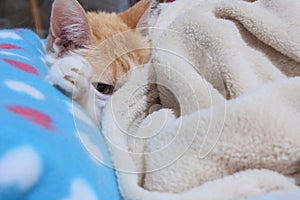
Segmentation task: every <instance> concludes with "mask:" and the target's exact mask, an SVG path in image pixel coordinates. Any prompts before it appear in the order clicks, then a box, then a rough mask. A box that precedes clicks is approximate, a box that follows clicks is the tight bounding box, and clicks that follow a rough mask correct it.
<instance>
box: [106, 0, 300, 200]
mask: <svg viewBox="0 0 300 200" xmlns="http://www.w3.org/2000/svg"><path fill="white" fill-rule="evenodd" d="M159 13H160V15H159V16H158V17H157V18H156V19H157V20H156V21H155V22H154V23H153V21H154V20H149V21H151V23H152V24H150V25H148V26H152V27H150V28H149V27H147V26H146V28H148V29H149V30H148V33H149V37H150V38H151V40H152V43H153V48H154V49H153V60H152V62H151V63H150V64H149V65H147V66H145V67H144V68H143V69H141V70H140V71H139V70H137V72H133V73H132V74H131V79H130V81H129V82H128V83H127V84H125V86H124V87H123V88H121V89H120V90H119V91H118V92H116V93H115V94H114V95H113V97H112V99H111V102H110V104H108V105H107V106H106V111H105V115H104V120H103V124H102V125H103V133H104V134H105V136H106V138H107V141H108V143H109V146H110V151H111V154H112V158H113V161H114V164H115V166H116V168H117V170H120V172H119V173H118V178H119V183H120V186H121V190H122V192H123V195H124V196H125V197H126V198H128V199H141V198H143V199H202V198H203V199H245V198H249V197H252V196H255V195H259V194H263V193H266V192H270V191H274V190H289V189H293V188H296V183H297V182H298V184H299V172H300V135H299V133H300V126H299V123H300V110H299V108H300V107H299V106H300V104H299V102H300V95H299V92H297V91H299V89H300V78H299V77H298V76H299V75H300V37H299V33H300V21H299V19H300V2H299V1H298V0H288V1H286V0H257V1H241V0H212V1H208V0H199V1H186V0H178V1H175V2H174V3H172V4H169V5H167V6H164V7H163V9H162V10H161V11H160V12H159ZM150 16H151V15H150ZM143 25H144V26H145V24H144V23H143ZM144 28H145V27H144ZM158 97H159V101H158V100H157V98H158ZM161 107H163V108H164V109H160V108H161ZM158 109H160V110H159V111H157V112H155V110H158ZM121 158H122V159H121ZM120 160H122V161H120ZM122 171H123V172H122ZM124 171H125V172H134V173H138V175H135V174H126V173H124ZM298 194H299V193H298ZM291 199H292V198H291ZM294 199H297V198H296V196H295V198H294Z"/></svg>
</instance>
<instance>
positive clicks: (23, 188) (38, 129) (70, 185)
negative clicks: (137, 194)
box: [0, 29, 120, 200]
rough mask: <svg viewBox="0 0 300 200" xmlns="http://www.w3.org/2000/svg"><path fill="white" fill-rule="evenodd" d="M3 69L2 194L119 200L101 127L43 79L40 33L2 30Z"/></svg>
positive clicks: (12, 198) (10, 198) (11, 199)
mask: <svg viewBox="0 0 300 200" xmlns="http://www.w3.org/2000/svg"><path fill="white" fill-rule="evenodd" d="M0 71H1V73H0V91H1V98H0V119H1V130H0V199H1V200H17V199H20V200H21V199H22V200H24V199H28V200H33V199H51V200H58V199H68V200H75V199H86V200H97V199H120V195H119V191H118V186H117V183H116V178H115V173H114V170H113V169H112V168H110V167H109V166H110V165H109V163H110V157H109V154H108V151H107V149H106V145H105V142H104V140H103V138H102V137H101V135H100V132H99V130H98V128H97V126H96V125H95V124H94V123H93V121H92V120H91V119H90V118H89V117H88V115H87V114H86V113H85V112H84V111H83V110H82V109H81V108H80V107H79V106H78V105H77V104H76V103H74V102H72V101H71V100H70V99H69V98H67V97H66V96H64V95H62V94H61V93H60V92H59V91H58V90H56V89H55V88H54V87H53V86H52V85H50V84H49V83H48V82H46V81H45V76H46V75H47V73H48V69H47V65H46V64H45V50H44V46H43V43H42V42H41V40H40V39H39V38H38V36H37V35H36V34H34V33H33V32H32V31H30V30H25V29H16V30H1V31H0ZM89 152H90V153H92V154H90V153H89Z"/></svg>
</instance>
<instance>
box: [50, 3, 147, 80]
mask: <svg viewBox="0 0 300 200" xmlns="http://www.w3.org/2000/svg"><path fill="white" fill-rule="evenodd" d="M63 1H64V2H63ZM150 2H151V1H150V0H142V1H140V2H139V3H138V4H136V5H135V6H134V7H132V8H131V9H128V10H127V11H125V12H123V13H121V14H116V13H105V12H99V13H97V12H88V13H85V12H84V11H83V9H82V8H81V6H80V5H79V4H78V3H77V2H75V0H56V1H55V2H54V4H55V3H56V4H59V5H57V7H58V8H53V9H60V7H62V5H63V4H71V5H72V6H73V8H72V9H73V10H72V11H71V10H70V11H68V10H66V11H64V10H61V11H59V12H61V13H63V14H61V13H59V14H56V13H54V11H53V12H52V15H54V16H52V18H51V20H52V22H51V27H50V34H49V37H48V41H47V49H48V50H49V51H54V48H53V47H54V43H55V42H57V41H58V42H57V44H58V45H62V46H63V47H65V46H66V45H68V44H72V45H73V46H74V47H73V46H71V45H70V47H68V48H66V51H67V52H65V51H60V52H55V53H56V55H57V56H58V57H62V56H63V55H65V54H66V53H69V52H75V53H78V54H80V55H82V56H83V57H85V58H86V59H87V60H88V61H89V62H90V64H91V65H92V67H93V70H94V77H93V80H92V81H93V82H102V83H107V84H110V85H115V84H116V82H117V81H118V80H119V79H120V78H121V77H123V76H124V75H126V73H127V72H128V71H129V70H130V69H131V65H130V62H132V63H134V64H135V65H137V66H138V65H141V64H144V63H146V62H148V61H149V58H150V55H151V50H150V43H149V41H147V40H146V39H145V38H144V37H143V36H142V35H141V34H140V33H139V32H138V31H137V30H135V28H136V26H137V23H138V21H139V19H140V18H141V17H142V16H143V14H144V13H145V12H146V10H147V9H148V7H149V6H150ZM79 6H80V7H79ZM69 7H70V6H69ZM74 7H75V8H76V9H77V10H76V9H74ZM66 9H68V7H67V6H66ZM70 9H71V8H70ZM74 10H75V11H74ZM82 11H83V12H84V14H82ZM57 12H58V11H57ZM64 12H70V16H64V15H67V14H68V13H67V14H65V13H64ZM53 13H54V14H53ZM74 14H75V15H78V18H80V22H81V21H82V22H81V24H79V25H80V26H81V27H82V30H81V29H80V30H74V33H73V32H72V30H69V31H68V35H67V34H66V35H63V34H64V32H63V30H64V29H63V28H65V27H62V28H61V30H59V31H58V30H57V29H59V28H57V27H60V26H65V24H67V23H66V22H65V21H68V20H69V21H71V22H70V23H74V22H75V21H76V20H75V19H73V21H72V17H73V16H71V15H74ZM55 15H58V17H56V16H55ZM60 15H61V16H60ZM83 15H84V16H83ZM64 17H65V18H64ZM68 17H71V18H68ZM83 18H86V19H83ZM81 19H82V20H81ZM84 20H86V22H84ZM77 21H78V20H77ZM57 23H60V24H58V25H57ZM71 25H72V24H71ZM66 27H67V26H66ZM81 27H80V28H81ZM76 31H77V32H76ZM78 32H79V34H77V33H78ZM72 34H74V38H75V39H74V40H77V41H78V43H76V42H77V41H75V42H74V41H71V42H69V41H67V42H64V43H63V42H61V41H62V40H64V39H65V38H66V37H68V38H72ZM76 34H77V35H76ZM80 34H81V35H84V37H83V36H81V35H80ZM69 35H71V36H69ZM78 35H79V36H78ZM78 38H79V39H78ZM81 38H82V41H81V40H80V39H81ZM73 43H75V45H74V44H73ZM56 51H57V50H56Z"/></svg>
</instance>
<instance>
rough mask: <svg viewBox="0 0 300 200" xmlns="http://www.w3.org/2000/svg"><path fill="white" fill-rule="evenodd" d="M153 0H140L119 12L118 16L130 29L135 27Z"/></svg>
mask: <svg viewBox="0 0 300 200" xmlns="http://www.w3.org/2000/svg"><path fill="white" fill-rule="evenodd" d="M154 2H156V1H155V0H141V1H139V2H138V3H136V4H135V5H134V6H132V7H131V8H129V9H128V10H126V11H124V12H122V13H120V14H119V17H120V18H121V19H122V20H123V21H124V22H125V23H126V24H127V25H128V26H129V27H130V28H132V29H135V28H137V26H138V24H139V22H140V20H141V19H142V18H143V16H145V14H146V13H147V12H148V11H149V9H150V8H151V5H152V4H153V3H154Z"/></svg>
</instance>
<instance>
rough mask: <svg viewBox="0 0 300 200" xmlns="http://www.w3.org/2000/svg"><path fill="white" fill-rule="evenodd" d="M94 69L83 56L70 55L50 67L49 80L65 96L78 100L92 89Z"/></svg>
mask: <svg viewBox="0 0 300 200" xmlns="http://www.w3.org/2000/svg"><path fill="white" fill-rule="evenodd" d="M92 71H93V70H92V67H91V65H90V64H89V63H88V61H87V60H85V59H84V58H83V57H82V56H79V55H70V56H66V57H63V58H60V59H58V60H57V61H56V62H55V63H54V64H53V65H52V66H50V69H49V74H48V76H47V78H46V79H47V80H48V81H49V82H50V83H51V84H52V85H54V86H55V87H56V88H58V89H59V90H61V91H62V92H63V93H64V94H66V95H67V96H69V97H71V98H72V99H77V98H79V97H80V96H82V95H83V94H84V93H85V91H86V90H88V89H89V87H90V84H91V83H90V79H91V77H92Z"/></svg>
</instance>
